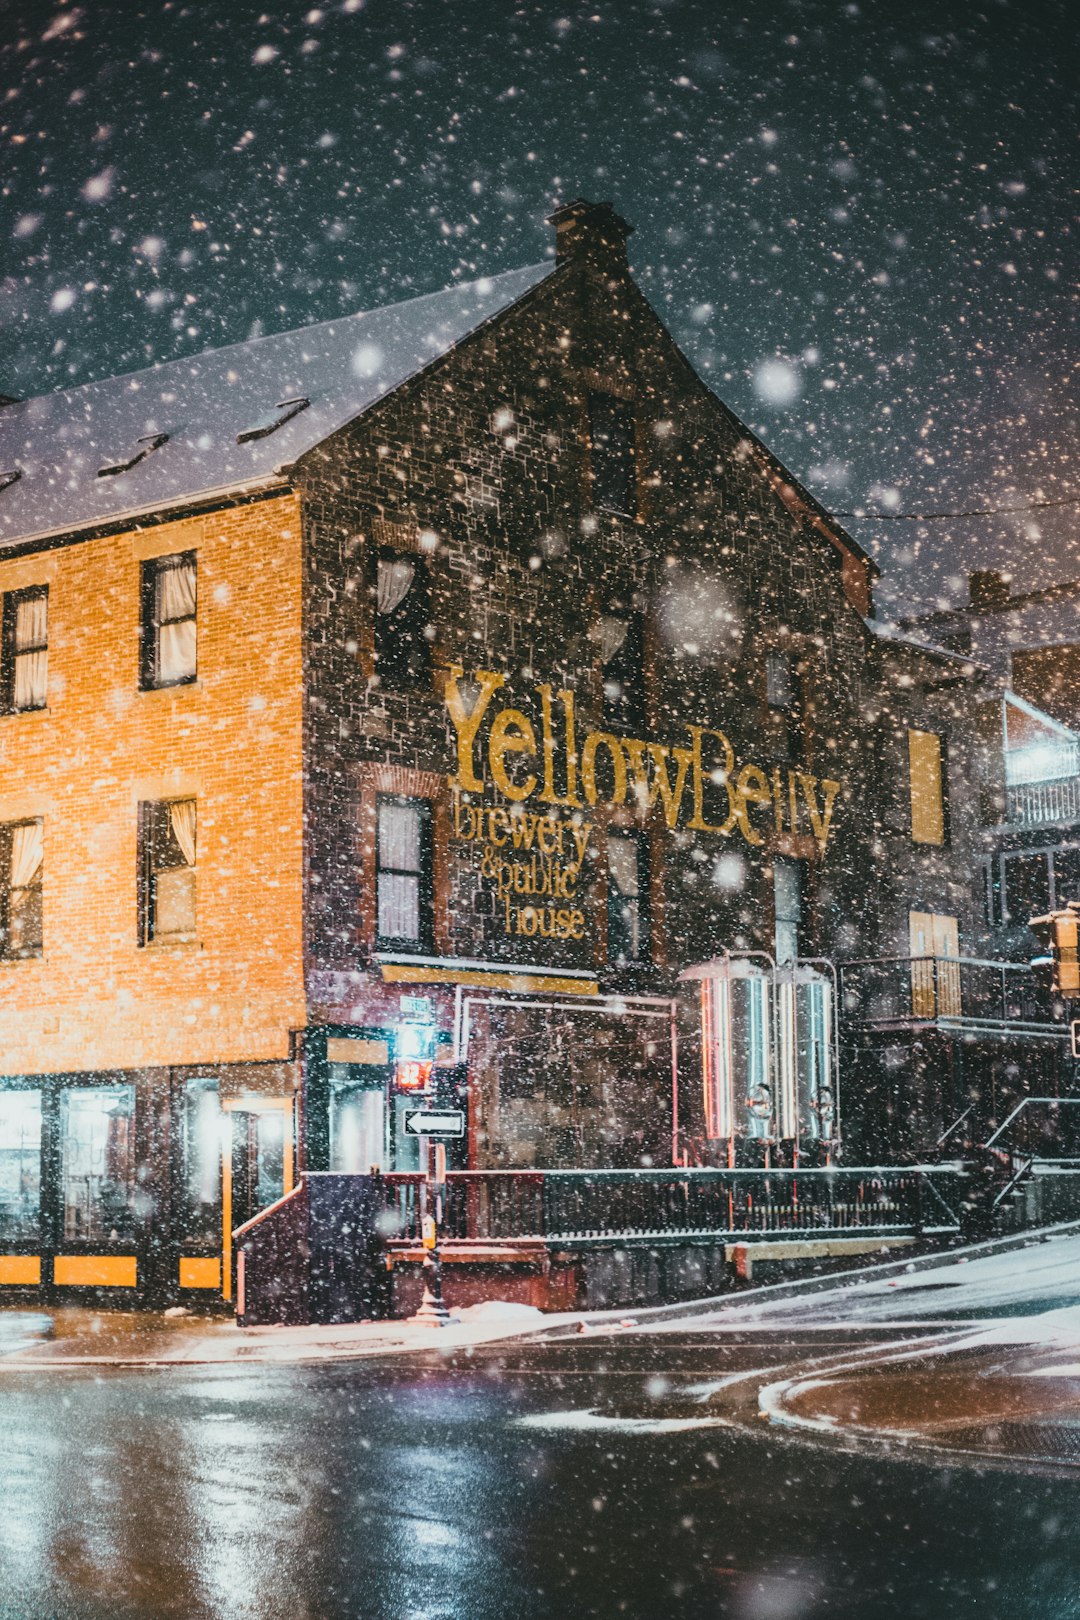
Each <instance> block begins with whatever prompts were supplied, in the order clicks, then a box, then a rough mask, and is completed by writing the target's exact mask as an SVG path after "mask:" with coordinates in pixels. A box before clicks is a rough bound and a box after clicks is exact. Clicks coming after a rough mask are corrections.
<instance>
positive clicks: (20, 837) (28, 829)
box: [11, 821, 45, 889]
mask: <svg viewBox="0 0 1080 1620" xmlns="http://www.w3.org/2000/svg"><path fill="white" fill-rule="evenodd" d="M44 859H45V824H44V822H41V821H28V822H26V823H25V824H24V825H23V826H21V827H16V828H15V829H14V832H13V833H12V838H11V887H12V888H13V889H27V888H29V887H30V885H31V883H33V881H34V879H35V878H36V877H37V875H38V873H39V872H40V871H41V865H42V862H43V860H44Z"/></svg>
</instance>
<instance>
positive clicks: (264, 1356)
mask: <svg viewBox="0 0 1080 1620" xmlns="http://www.w3.org/2000/svg"><path fill="white" fill-rule="evenodd" d="M576 1320H577V1318H576V1317H575V1316H571V1315H569V1314H565V1315H557V1316H555V1315H552V1316H547V1315H544V1313H543V1312H541V1311H538V1310H535V1309H534V1308H533V1307H532V1306H529V1305H513V1304H506V1303H503V1302H500V1301H492V1302H490V1303H488V1304H485V1305H473V1306H469V1307H467V1308H466V1309H464V1310H462V1311H460V1312H458V1313H456V1314H455V1317H454V1319H453V1320H452V1321H451V1323H450V1324H449V1326H447V1327H442V1328H438V1327H431V1326H429V1325H428V1324H427V1323H426V1322H415V1321H411V1320H405V1321H394V1322H349V1323H345V1324H342V1325H340V1326H336V1327H323V1326H314V1327H252V1328H239V1327H237V1325H236V1323H235V1322H233V1321H222V1320H215V1319H213V1318H208V1317H205V1316H167V1315H165V1314H163V1313H161V1312H153V1311H138V1312H135V1311H94V1310H83V1309H79V1308H77V1307H73V1306H64V1307H61V1308H58V1309H56V1310H50V1311H48V1312H47V1313H46V1312H42V1311H19V1310H0V1372H17V1371H22V1370H26V1369H28V1368H38V1369H57V1368H61V1367H93V1366H106V1367H146V1368H150V1367H166V1366H176V1365H178V1364H179V1365H201V1364H210V1365H215V1366H245V1367H248V1366H252V1365H258V1364H267V1363H270V1364H273V1363H277V1364H279V1365H285V1364H288V1365H295V1364H297V1363H301V1362H319V1361H352V1360H356V1359H358V1358H362V1357H364V1356H386V1355H392V1354H394V1352H401V1353H406V1354H408V1353H414V1352H416V1351H423V1350H456V1349H460V1348H463V1347H465V1346H467V1345H476V1344H491V1343H494V1342H495V1341H497V1340H499V1339H507V1338H517V1337H519V1336H520V1335H527V1334H530V1333H536V1332H542V1331H545V1330H547V1329H548V1328H550V1327H554V1326H559V1325H560V1324H562V1323H564V1322H570V1321H576Z"/></svg>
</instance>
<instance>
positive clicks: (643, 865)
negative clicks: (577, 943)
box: [604, 827, 652, 968]
mask: <svg viewBox="0 0 1080 1620" xmlns="http://www.w3.org/2000/svg"><path fill="white" fill-rule="evenodd" d="M613 839H621V840H622V841H623V842H625V843H632V844H633V845H634V847H635V849H636V852H637V884H638V892H637V894H636V895H625V894H623V892H622V890H621V889H620V888H619V887H618V885H617V884H616V882H615V873H614V870H613V869H612V865H611V854H610V850H611V843H612V840H613ZM604 855H605V879H606V895H607V942H606V956H607V962H608V966H609V967H615V968H646V967H650V966H651V965H652V907H651V905H650V900H651V894H650V887H649V878H650V870H651V862H650V849H649V835H648V833H646V832H643V831H641V830H640V829H638V828H636V827H610V828H609V829H608V833H607V838H606V840H605V848H604ZM628 901H636V904H637V926H638V950H637V954H636V955H635V956H629V955H627V956H619V955H616V954H615V951H614V949H613V943H614V940H615V938H616V937H617V936H619V935H623V934H626V933H628V932H629V929H628V927H627V924H626V922H625V920H624V919H622V918H621V917H618V913H619V911H621V910H623V909H626V903H627V902H628Z"/></svg>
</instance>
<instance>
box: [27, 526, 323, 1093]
mask: <svg viewBox="0 0 1080 1620" xmlns="http://www.w3.org/2000/svg"><path fill="white" fill-rule="evenodd" d="M187 550H194V551H195V552H196V553H197V561H198V679H197V681H196V683H195V684H194V685H189V686H181V687H175V688H172V689H169V690H162V691H152V692H141V691H140V690H139V684H138V669H139V666H138V628H139V571H140V562H141V561H142V560H143V559H145V558H147V557H149V556H154V555H166V554H168V553H172V552H177V551H187ZM300 569H301V548H300V518H299V507H298V502H297V500H296V498H295V497H294V496H292V495H287V496H282V497H280V498H276V499H272V500H265V501H261V502H257V503H254V504H250V505H241V506H236V507H233V508H230V509H227V510H223V511H219V512H215V513H212V514H209V515H204V516H198V517H191V518H188V519H185V520H183V521H180V522H175V523H169V524H163V525H161V526H155V527H151V528H148V529H145V530H143V531H141V532H140V531H134V532H128V533H123V534H114V535H110V536H106V537H102V538H96V539H91V540H85V541H81V542H77V543H72V544H69V545H66V546H61V547H58V548H57V549H54V550H47V551H42V552H41V553H39V554H35V555H28V556H22V557H20V558H17V559H11V560H8V561H0V591H6V590H10V589H13V588H17V587H19V586H23V585H29V584H37V583H45V582H47V583H48V585H49V690H48V710H47V711H46V712H44V713H30V714H23V715H9V716H5V717H0V821H3V822H9V821H14V820H18V819H20V818H24V817H27V816H43V817H44V824H45V865H44V954H43V956H42V957H41V958H40V959H30V960H24V961H4V962H0V1029H2V1032H3V1034H2V1041H0V1069H2V1071H3V1072H4V1073H7V1074H17V1073H20V1072H28V1073H32V1072H46V1073H47V1072H54V1073H55V1072H64V1071H70V1070H100V1069H107V1068H124V1069H131V1068H136V1067H143V1066H153V1065H167V1064H191V1063H214V1062H228V1061H232V1060H239V1059H246V1060H258V1059H282V1058H286V1057H288V1056H289V1052H290V1040H289V1030H290V1028H294V1027H297V1026H299V1025H302V1024H303V1022H304V1004H303V983H302V973H301V932H302V931H301V853H302V828H301V780H300V778H301V756H300V717H301V696H300V673H301V657H300ZM188 794H190V795H192V796H193V797H195V798H196V800H197V815H198V826H197V870H196V889H197V901H196V905H197V922H198V943H197V945H187V944H180V943H177V944H175V945H166V944H159V945H152V946H150V947H145V948H140V947H139V945H138V943H137V918H136V891H137V871H136V864H137V846H136V823H137V806H138V803H139V801H140V800H150V799H158V798H176V797H180V796H184V795H188Z"/></svg>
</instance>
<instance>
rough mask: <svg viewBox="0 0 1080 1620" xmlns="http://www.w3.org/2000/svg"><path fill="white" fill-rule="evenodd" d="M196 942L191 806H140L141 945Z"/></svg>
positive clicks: (185, 802)
mask: <svg viewBox="0 0 1080 1620" xmlns="http://www.w3.org/2000/svg"><path fill="white" fill-rule="evenodd" d="M194 938H195V800H194V799H171V800H160V801H158V802H156V803H146V804H141V805H140V806H139V943H140V944H141V945H149V944H152V943H153V942H154V941H168V940H183V939H194Z"/></svg>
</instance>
